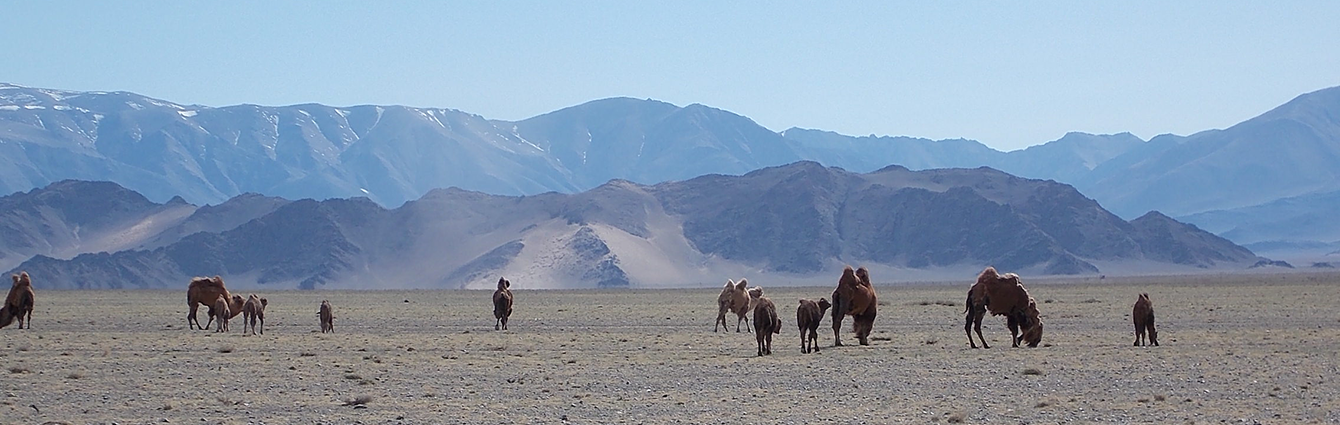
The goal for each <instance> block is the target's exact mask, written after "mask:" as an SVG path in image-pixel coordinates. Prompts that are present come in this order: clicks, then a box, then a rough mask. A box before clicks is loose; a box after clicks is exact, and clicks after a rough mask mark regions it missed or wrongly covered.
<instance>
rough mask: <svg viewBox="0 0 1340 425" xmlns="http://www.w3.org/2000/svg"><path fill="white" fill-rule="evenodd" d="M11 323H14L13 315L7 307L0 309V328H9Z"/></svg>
mask: <svg viewBox="0 0 1340 425" xmlns="http://www.w3.org/2000/svg"><path fill="white" fill-rule="evenodd" d="M11 323H14V314H13V313H12V312H10V311H9V308H8V307H0V328H3V327H5V326H9V324H11Z"/></svg>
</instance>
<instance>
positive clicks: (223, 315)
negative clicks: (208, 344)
mask: <svg viewBox="0 0 1340 425" xmlns="http://www.w3.org/2000/svg"><path fill="white" fill-rule="evenodd" d="M233 296H234V297H236V298H238V299H241V298H242V296H241V295H233ZM210 311H211V312H212V313H213V314H214V315H215V316H216V317H217V319H218V321H219V323H217V324H215V325H214V332H228V319H230V318H232V317H233V315H232V309H231V308H230V307H229V303H228V298H227V297H225V296H223V295H219V298H217V299H215V300H214V308H211V309H210ZM243 326H245V325H243Z"/></svg>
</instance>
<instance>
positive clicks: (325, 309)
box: [316, 300, 335, 333]
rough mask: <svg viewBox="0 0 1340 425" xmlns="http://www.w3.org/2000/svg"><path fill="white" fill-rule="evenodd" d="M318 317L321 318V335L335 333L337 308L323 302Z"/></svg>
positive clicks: (317, 313)
mask: <svg viewBox="0 0 1340 425" xmlns="http://www.w3.org/2000/svg"><path fill="white" fill-rule="evenodd" d="M316 315H317V316H318V317H320V318H321V333H326V332H335V308H334V307H331V306H330V301H326V300H322V301H321V309H320V310H317V312H316Z"/></svg>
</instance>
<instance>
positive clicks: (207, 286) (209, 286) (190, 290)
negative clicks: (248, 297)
mask: <svg viewBox="0 0 1340 425" xmlns="http://www.w3.org/2000/svg"><path fill="white" fill-rule="evenodd" d="M220 295H222V296H223V297H224V298H226V299H233V300H237V303H236V304H229V305H228V309H229V310H230V311H231V315H230V316H228V318H230V319H231V318H233V317H234V316H237V315H239V314H242V303H243V301H242V297H234V296H232V295H231V294H229V293H228V288H226V287H224V286H223V278H222V277H219V276H214V277H196V278H194V279H191V283H190V284H189V285H187V286H186V306H187V307H188V308H189V311H188V312H187V313H186V324H187V325H189V326H190V328H191V329H196V328H199V329H200V330H208V329H209V325H210V324H211V323H214V317H215V316H217V315H218V312H216V311H215V310H214V301H215V300H216V299H218V298H219V296H220ZM201 305H203V306H205V307H206V308H208V309H209V314H208V316H209V321H207V322H205V326H200V321H199V320H197V319H196V309H198V308H199V307H200V306H201Z"/></svg>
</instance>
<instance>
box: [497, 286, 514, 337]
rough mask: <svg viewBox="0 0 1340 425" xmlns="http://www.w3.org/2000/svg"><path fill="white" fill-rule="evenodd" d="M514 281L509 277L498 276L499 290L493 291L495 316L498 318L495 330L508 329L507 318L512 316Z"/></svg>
mask: <svg viewBox="0 0 1340 425" xmlns="http://www.w3.org/2000/svg"><path fill="white" fill-rule="evenodd" d="M511 287H512V282H508V281H507V278H505V277H500V278H498V290H496V291H493V317H494V318H496V319H498V320H497V322H494V323H493V330H495V331H496V330H499V329H500V328H501V329H502V330H507V318H508V317H510V316H512V290H511V289H510V288H511Z"/></svg>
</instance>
